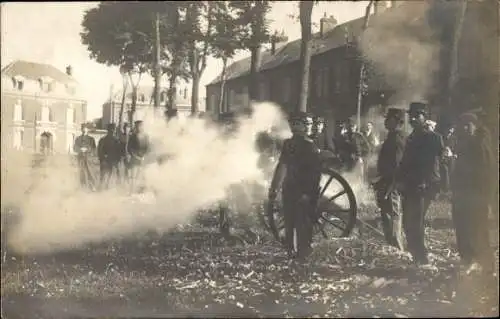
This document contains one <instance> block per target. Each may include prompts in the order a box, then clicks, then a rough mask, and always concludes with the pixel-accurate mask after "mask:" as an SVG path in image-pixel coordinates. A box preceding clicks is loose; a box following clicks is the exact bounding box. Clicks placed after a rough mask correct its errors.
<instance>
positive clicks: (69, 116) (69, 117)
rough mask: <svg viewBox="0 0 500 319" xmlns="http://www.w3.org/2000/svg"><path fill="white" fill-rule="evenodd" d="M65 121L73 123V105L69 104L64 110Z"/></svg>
mask: <svg viewBox="0 0 500 319" xmlns="http://www.w3.org/2000/svg"><path fill="white" fill-rule="evenodd" d="M66 123H68V124H70V123H71V124H73V123H75V109H73V105H71V104H70V106H69V107H68V109H67V110H66Z"/></svg>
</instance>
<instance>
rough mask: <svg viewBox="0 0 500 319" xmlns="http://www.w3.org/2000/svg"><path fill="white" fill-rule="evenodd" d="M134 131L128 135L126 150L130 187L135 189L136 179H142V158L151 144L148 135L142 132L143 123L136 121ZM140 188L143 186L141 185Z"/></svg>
mask: <svg viewBox="0 0 500 319" xmlns="http://www.w3.org/2000/svg"><path fill="white" fill-rule="evenodd" d="M134 124H135V132H134V133H132V135H130V139H129V142H128V147H127V152H128V153H129V154H130V168H131V189H132V190H134V189H135V185H136V184H137V182H138V179H139V178H140V179H142V177H143V176H142V166H143V165H144V158H145V156H146V155H147V154H148V153H149V151H150V149H151V145H150V142H149V136H148V135H147V134H146V133H145V132H144V123H143V122H142V121H136V122H135V123H134ZM141 188H143V186H142V185H141Z"/></svg>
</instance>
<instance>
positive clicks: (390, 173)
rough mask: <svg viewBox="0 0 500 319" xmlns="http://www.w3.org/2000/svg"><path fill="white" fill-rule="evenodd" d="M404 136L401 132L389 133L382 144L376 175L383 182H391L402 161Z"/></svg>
mask: <svg viewBox="0 0 500 319" xmlns="http://www.w3.org/2000/svg"><path fill="white" fill-rule="evenodd" d="M404 148H405V136H404V133H403V132H402V131H401V130H396V131H390V132H389V133H388V134H387V137H386V139H385V140H384V142H383V143H382V146H381V148H380V153H379V156H378V161H377V171H378V175H379V176H380V177H381V179H382V180H383V181H384V182H392V181H393V180H394V178H395V177H396V172H397V169H398V167H399V165H400V163H401V160H402V159H403V152H404Z"/></svg>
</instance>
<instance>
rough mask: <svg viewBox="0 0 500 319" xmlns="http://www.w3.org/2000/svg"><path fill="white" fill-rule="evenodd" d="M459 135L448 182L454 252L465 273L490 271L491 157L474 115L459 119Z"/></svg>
mask: <svg viewBox="0 0 500 319" xmlns="http://www.w3.org/2000/svg"><path fill="white" fill-rule="evenodd" d="M460 122H461V126H462V127H461V132H460V133H461V134H460V138H459V139H458V142H457V149H456V151H457V159H456V163H455V170H454V172H453V178H452V180H451V183H452V184H451V186H452V193H453V195H452V216H453V222H454V224H455V236H456V240H457V247H458V252H459V254H460V257H461V259H462V261H463V262H464V264H465V266H467V267H468V270H467V272H471V271H478V270H481V268H482V269H483V270H485V271H487V272H491V271H492V270H493V269H494V268H493V266H494V259H493V251H492V249H491V247H490V242H489V227H488V226H489V225H488V212H489V204H490V203H491V202H492V197H493V196H494V188H493V187H492V185H494V183H495V180H494V175H493V174H492V172H493V170H494V169H495V164H494V156H493V152H492V150H491V147H490V144H489V143H488V139H487V137H485V135H483V134H480V133H481V132H480V131H479V130H478V128H479V125H478V122H479V121H478V118H477V116H476V115H475V114H470V113H469V114H463V115H462V116H461V118H460Z"/></svg>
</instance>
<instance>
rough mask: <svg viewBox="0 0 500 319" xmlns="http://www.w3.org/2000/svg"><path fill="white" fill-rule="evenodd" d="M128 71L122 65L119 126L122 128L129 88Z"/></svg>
mask: <svg viewBox="0 0 500 319" xmlns="http://www.w3.org/2000/svg"><path fill="white" fill-rule="evenodd" d="M126 72H127V71H126V70H125V69H124V68H123V66H121V67H120V74H121V76H122V101H121V105H120V114H119V115H118V128H119V129H120V130H121V128H122V127H123V112H124V111H125V102H126V98H127V89H128V78H127V73H126Z"/></svg>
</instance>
